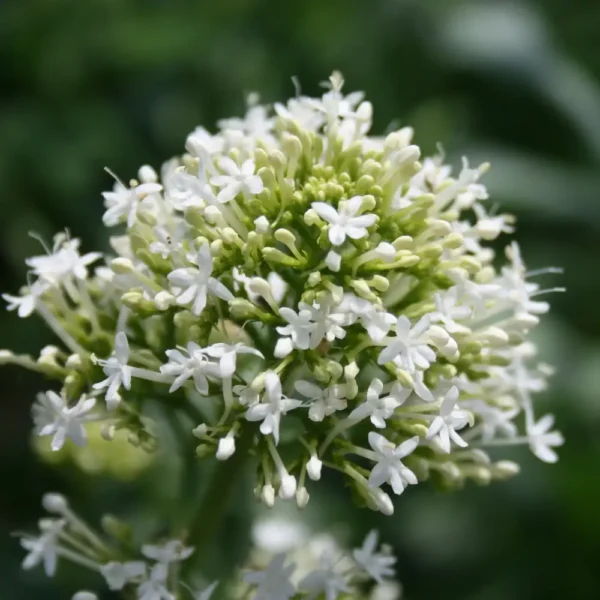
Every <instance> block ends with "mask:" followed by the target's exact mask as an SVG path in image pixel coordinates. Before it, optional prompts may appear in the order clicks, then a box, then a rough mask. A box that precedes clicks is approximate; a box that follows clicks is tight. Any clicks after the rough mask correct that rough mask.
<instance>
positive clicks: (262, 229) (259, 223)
mask: <svg viewBox="0 0 600 600" xmlns="http://www.w3.org/2000/svg"><path fill="white" fill-rule="evenodd" d="M254 226H255V227H256V232H257V233H267V231H269V220H268V219H267V217H265V216H264V215H263V216H262V217H258V218H257V219H254Z"/></svg>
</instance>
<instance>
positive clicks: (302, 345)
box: [277, 305, 315, 358]
mask: <svg viewBox="0 0 600 600" xmlns="http://www.w3.org/2000/svg"><path fill="white" fill-rule="evenodd" d="M303 306H304V308H300V310H299V311H298V313H296V312H294V311H293V310H292V309H291V308H286V307H284V308H280V309H279V314H280V315H281V316H282V317H283V318H284V319H285V320H286V321H287V322H288V325H285V326H283V327H277V333H279V334H281V335H282V336H289V337H290V338H291V341H292V344H293V346H294V347H295V348H298V349H300V350H307V349H308V348H310V334H311V333H312V332H313V331H314V329H315V324H314V323H313V321H312V313H311V311H310V310H308V308H307V307H306V305H303ZM281 358H282V357H281Z"/></svg>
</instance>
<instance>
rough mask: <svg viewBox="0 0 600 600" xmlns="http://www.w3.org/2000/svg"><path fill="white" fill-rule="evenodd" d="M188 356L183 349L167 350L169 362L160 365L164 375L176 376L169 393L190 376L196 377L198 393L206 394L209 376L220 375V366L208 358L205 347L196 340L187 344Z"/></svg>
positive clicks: (195, 383) (195, 384) (195, 382)
mask: <svg viewBox="0 0 600 600" xmlns="http://www.w3.org/2000/svg"><path fill="white" fill-rule="evenodd" d="M187 353H188V356H185V354H183V352H181V350H167V351H166V355H167V357H168V358H169V362H167V363H166V364H164V365H162V366H161V367H160V372H161V373H163V374H164V375H171V376H173V377H175V380H174V381H173V383H172V385H171V387H170V389H169V393H171V392H174V391H176V390H178V389H179V388H180V387H181V386H182V385H183V384H184V383H185V382H186V381H187V380H188V379H189V378H190V377H192V378H193V379H194V386H195V387H196V389H197V390H198V393H200V394H202V395H203V396H206V395H207V394H208V387H209V379H208V378H209V377H215V378H216V377H219V375H220V368H219V365H217V364H216V363H214V362H211V360H210V359H209V358H208V353H207V351H206V349H205V348H201V347H200V346H199V345H198V344H196V343H195V342H190V343H189V344H188V345H187Z"/></svg>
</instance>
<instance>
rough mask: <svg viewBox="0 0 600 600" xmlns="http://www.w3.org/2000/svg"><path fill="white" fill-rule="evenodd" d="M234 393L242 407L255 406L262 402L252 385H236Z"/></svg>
mask: <svg viewBox="0 0 600 600" xmlns="http://www.w3.org/2000/svg"><path fill="white" fill-rule="evenodd" d="M233 393H234V394H235V395H236V396H237V397H238V402H239V403H240V405H241V406H253V405H254V404H257V403H258V402H259V400H260V398H259V394H258V392H257V391H256V390H255V389H254V388H253V387H252V386H251V385H234V386H233Z"/></svg>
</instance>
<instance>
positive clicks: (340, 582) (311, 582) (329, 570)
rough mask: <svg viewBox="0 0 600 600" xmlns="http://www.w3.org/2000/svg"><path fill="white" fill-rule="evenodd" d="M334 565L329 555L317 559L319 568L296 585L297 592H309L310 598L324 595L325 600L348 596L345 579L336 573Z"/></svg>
mask: <svg viewBox="0 0 600 600" xmlns="http://www.w3.org/2000/svg"><path fill="white" fill-rule="evenodd" d="M335 566H336V565H335V563H334V562H333V561H332V556H331V555H330V554H329V553H324V554H323V555H322V556H321V557H320V559H319V567H318V568H317V569H315V570H314V571H312V572H310V573H308V575H306V576H305V577H303V578H302V579H301V580H300V581H299V583H298V590H300V591H302V592H311V594H310V596H309V597H310V598H318V597H319V596H320V595H321V594H324V595H325V600H336V598H338V597H339V595H340V594H349V593H350V588H349V587H348V582H347V581H346V578H345V577H344V576H343V575H342V574H341V573H338V572H336V570H335Z"/></svg>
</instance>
